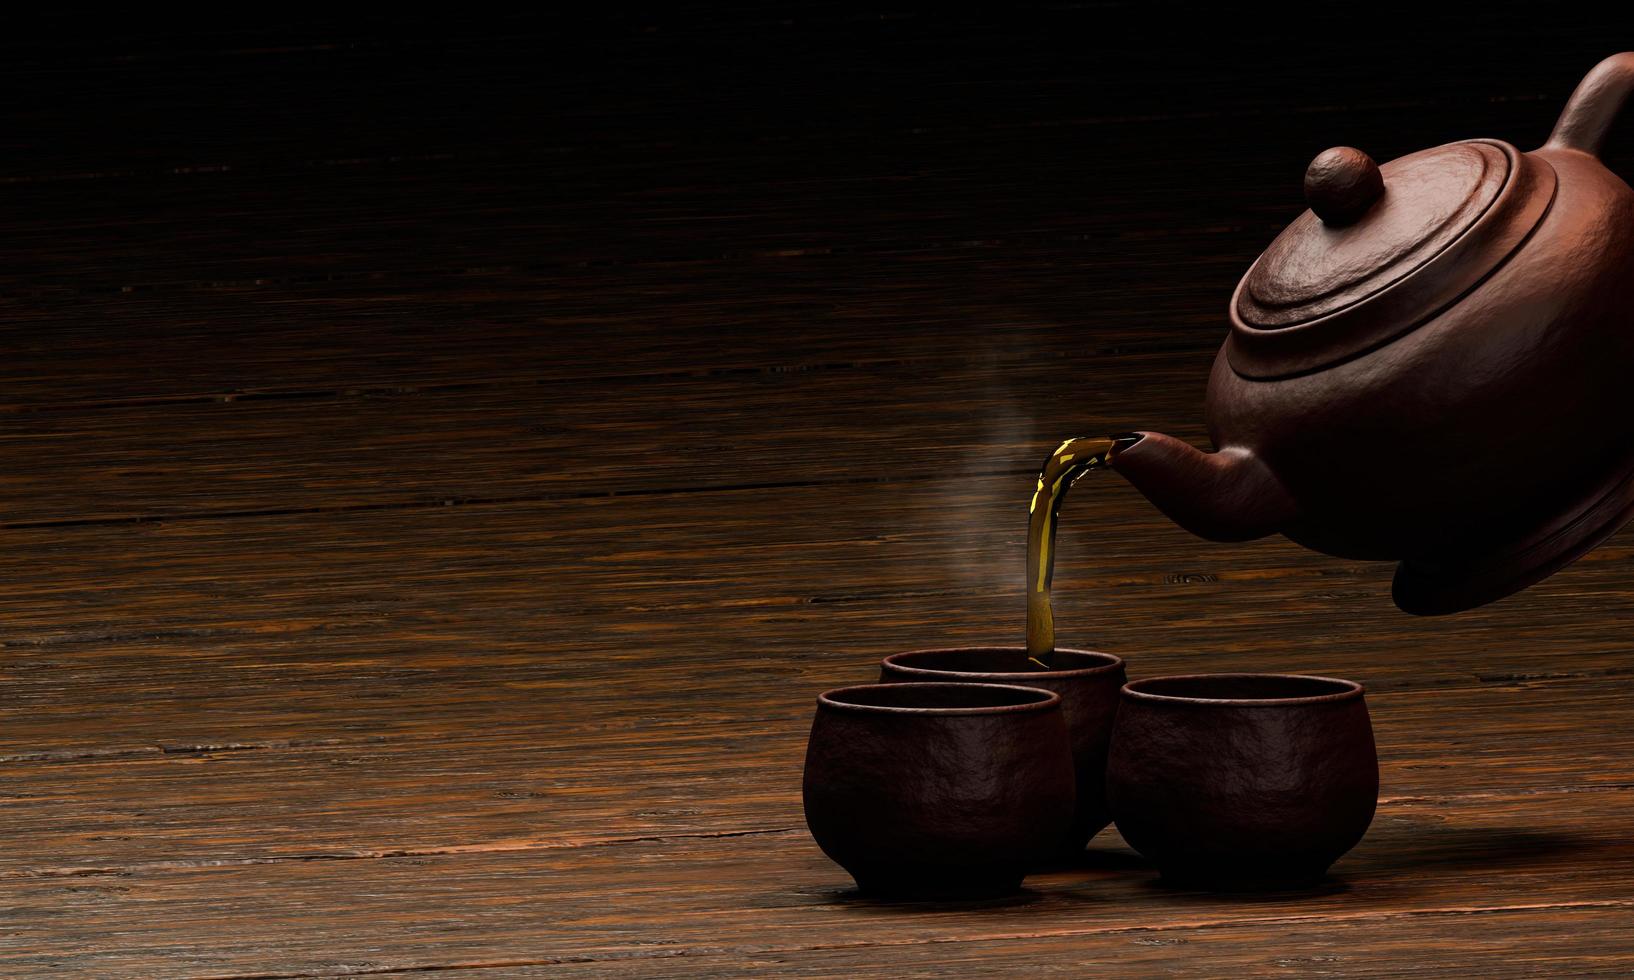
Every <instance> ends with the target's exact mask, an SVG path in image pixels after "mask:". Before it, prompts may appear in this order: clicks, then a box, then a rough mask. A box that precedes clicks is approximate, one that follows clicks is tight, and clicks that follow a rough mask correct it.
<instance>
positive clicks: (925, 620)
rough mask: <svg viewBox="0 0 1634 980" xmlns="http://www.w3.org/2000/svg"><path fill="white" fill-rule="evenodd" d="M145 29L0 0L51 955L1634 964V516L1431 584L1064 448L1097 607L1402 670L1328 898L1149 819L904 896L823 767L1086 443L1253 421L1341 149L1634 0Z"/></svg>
mask: <svg viewBox="0 0 1634 980" xmlns="http://www.w3.org/2000/svg"><path fill="white" fill-rule="evenodd" d="M103 17H104V18H105V19H100V20H98V22H97V30H96V31H94V32H89V31H87V30H86V28H85V24H84V19H83V18H82V17H79V16H77V15H75V14H72V13H67V12H64V13H47V14H45V15H43V16H42V18H41V20H40V22H39V25H38V27H37V28H34V29H31V30H27V31H22V30H19V31H16V32H10V33H8V36H7V37H5V38H0V54H4V55H5V57H3V58H0V79H4V80H5V81H6V83H7V85H8V89H9V90H10V91H12V92H13V93H15V94H16V96H17V97H16V98H15V99H14V100H13V103H14V104H13V107H12V108H13V110H14V111H12V112H10V114H9V115H8V125H7V126H6V127H3V128H0V213H3V217H0V228H3V229H4V232H5V240H6V243H7V248H6V259H5V261H4V262H3V263H0V450H3V451H4V459H5V461H6V465H4V466H0V542H3V543H4V545H5V546H4V547H0V825H3V826H4V827H5V830H6V836H5V838H4V840H5V845H6V846H5V847H3V848H0V975H3V976H6V977H34V976H42V977H44V976H50V977H61V976H87V977H175V978H183V977H186V978H195V980H197V978H204V977H218V978H232V980H250V978H297V977H302V978H310V977H341V976H355V975H360V974H362V975H387V976H390V975H418V976H450V977H454V976H462V977H463V976H470V977H481V978H484V980H487V978H499V977H546V976H549V977H557V976H560V977H581V976H582V977H622V976H659V977H677V976H685V977H708V976H721V977H742V976H755V977H761V976H810V977H822V976H846V977H856V976H904V977H915V976H942V975H949V974H960V975H965V974H968V975H973V976H1013V975H1018V974H1020V975H1040V976H1083V975H1133V976H1147V975H1153V976H1221V975H1293V976H1308V975H1338V976H1407V975H1419V974H1420V973H1423V972H1425V971H1433V972H1439V973H1441V974H1444V975H1470V974H1481V975H1488V976H1493V977H1500V976H1538V975H1626V974H1627V973H1628V972H1630V970H1631V969H1634V939H1631V938H1630V932H1629V930H1628V928H1627V926H1628V924H1629V923H1630V922H1634V884H1631V883H1634V847H1631V845H1630V844H1629V841H1628V834H1627V828H1628V826H1629V825H1630V822H1631V820H1634V779H1631V778H1630V776H1629V767H1628V759H1629V758H1630V756H1631V754H1634V733H1631V732H1630V729H1629V727H1628V725H1627V724H1626V721H1627V714H1628V710H1629V706H1630V704H1634V649H1631V646H1634V645H1631V643H1630V640H1629V637H1628V635H1627V631H1626V630H1624V629H1622V628H1621V624H1622V623H1623V622H1625V621H1627V620H1628V619H1630V618H1631V617H1634V537H1630V536H1629V535H1627V534H1624V535H1620V536H1618V537H1617V538H1615V539H1613V540H1612V541H1611V542H1609V543H1608V544H1606V545H1605V546H1603V547H1602V548H1600V549H1599V550H1597V551H1596V552H1594V553H1593V554H1591V555H1590V556H1589V557H1588V558H1586V559H1585V560H1583V561H1581V562H1579V563H1578V564H1577V565H1575V566H1573V567H1572V568H1570V569H1568V570H1567V571H1565V572H1563V573H1561V574H1560V575H1557V576H1556V577H1554V578H1552V579H1550V580H1549V581H1547V582H1545V583H1542V584H1541V585H1539V586H1537V587H1535V588H1533V589H1531V590H1528V591H1527V592H1525V593H1523V594H1521V595H1518V596H1515V597H1513V598H1511V599H1509V600H1506V601H1504V602H1502V603H1499V604H1497V605H1495V606H1492V607H1489V608H1486V609H1482V610H1479V611H1476V612H1473V613H1470V614H1467V615H1463V616H1459V617H1454V618H1449V619H1439V620H1422V619H1410V618H1407V617H1404V616H1402V615H1401V614H1399V613H1397V612H1396V611H1395V610H1394V609H1393V607H1392V606H1391V605H1390V602H1389V598H1388V593H1389V574H1390V569H1389V568H1387V567H1383V566H1377V565H1368V564H1361V563H1355V562H1345V561H1339V560H1335V559H1329V558H1324V557H1321V556H1317V555H1313V554H1310V553H1307V552H1304V551H1302V550H1300V549H1298V548H1297V547H1295V546H1294V545H1292V544H1290V543H1288V542H1286V541H1282V540H1280V539H1274V540H1267V541H1260V542H1251V543H1247V544H1241V545H1229V546H1227V545H1211V544H1205V543H1202V542H1199V541H1196V540H1194V539H1192V538H1190V537H1188V536H1187V535H1186V534H1184V533H1183V532H1181V531H1179V530H1177V529H1175V528H1174V527H1172V526H1170V525H1168V524H1167V523H1166V522H1165V521H1164V520H1163V519H1162V518H1161V517H1159V516H1158V515H1156V514H1155V513H1154V512H1153V511H1152V510H1151V508H1150V507H1149V506H1148V505H1146V504H1145V503H1144V502H1143V501H1142V499H1141V498H1140V497H1139V495H1138V494H1136V493H1135V492H1134V491H1133V490H1132V489H1130V488H1129V487H1128V486H1126V485H1124V484H1122V483H1121V482H1119V481H1118V480H1117V479H1116V478H1115V477H1108V478H1106V479H1099V480H1097V479H1094V478H1093V477H1092V478H1091V479H1089V480H1087V481H1085V482H1084V483H1083V484H1081V485H1080V486H1079V488H1078V489H1077V490H1076V491H1075V492H1074V495H1073V497H1072V499H1071V500H1070V501H1069V503H1068V505H1067V508H1066V510H1065V512H1064V514H1063V521H1062V525H1061V531H1060V539H1059V560H1058V566H1057V573H1056V580H1055V593H1056V611H1057V617H1058V625H1059V631H1060V636H1061V639H1062V642H1063V643H1068V644H1071V645H1079V646H1090V647H1095V648H1100V649H1106V650H1110V651H1112V652H1116V653H1119V654H1121V655H1123V656H1125V657H1126V658H1127V659H1128V661H1129V666H1130V672H1131V674H1132V675H1133V676H1136V677H1140V676H1150V675H1153V674H1159V673H1173V672H1180V671H1187V670H1197V669H1213V668H1229V669H1247V670H1283V671H1310V672H1322V673H1331V674H1337V675H1340V676H1347V677H1353V678H1355V679H1357V680H1360V681H1362V682H1364V683H1365V684H1367V685H1368V687H1369V691H1370V694H1369V700H1370V704H1371V707H1372V711H1373V715H1374V722H1375V727H1376V729H1377V734H1378V739H1379V746H1380V754H1381V765H1382V774H1383V790H1382V794H1383V795H1382V802H1381V807H1380V811H1379V816H1378V819H1377V821H1376V823H1375V825H1374V828H1373V830H1372V831H1371V832H1370V833H1369V835H1368V837H1367V838H1366V839H1365V840H1364V841H1363V843H1362V845H1361V846H1359V847H1358V848H1357V849H1356V850H1355V851H1354V852H1353V853H1352V854H1351V855H1350V856H1348V857H1347V858H1345V859H1344V860H1343V861H1342V862H1341V863H1340V864H1339V865H1338V866H1336V868H1335V871H1334V875H1333V877H1332V878H1331V879H1330V880H1329V881H1328V882H1327V883H1326V884H1324V885H1323V886H1322V887H1321V888H1319V889H1316V890H1314V891H1312V892H1309V893H1302V894H1281V895H1272V896H1263V897H1258V898H1245V897H1226V896H1211V895H1205V894H1200V893H1193V892H1177V891H1170V890H1165V889H1162V888H1159V887H1157V886H1156V885H1155V884H1154V883H1153V882H1152V881H1151V878H1152V874H1151V871H1150V869H1148V868H1146V867H1145V866H1144V865H1143V863H1142V862H1141V861H1140V859H1139V858H1138V857H1137V856H1136V855H1135V854H1133V852H1131V851H1129V850H1128V849H1127V848H1126V847H1124V846H1123V844H1122V843H1121V841H1120V840H1119V839H1118V838H1117V837H1116V835H1115V834H1113V833H1110V832H1109V833H1108V835H1107V836H1106V837H1103V838H1101V839H1099V840H1097V842H1096V844H1095V847H1094V848H1093V849H1092V850H1091V851H1090V852H1089V854H1088V855H1087V856H1086V859H1085V861H1084V864H1083V865H1082V866H1081V867H1078V868H1073V869H1069V870H1064V871H1059V872H1052V873H1049V874H1044V875H1038V876H1035V877H1034V878H1032V879H1029V882H1028V889H1027V891H1026V892H1025V893H1024V894H1022V895H1020V896H1018V897H1016V898H1013V899H1009V900H1004V901H996V902H978V903H955V904H946V905H923V904H911V903H910V904H890V903H878V902H873V901H870V900H866V899H863V898H860V897H858V896H857V895H855V894H854V893H853V892H852V891H851V890H850V882H849V880H848V879H847V878H846V877H845V875H844V873H843V872H842V871H841V870H840V869H839V868H838V867H836V866H834V865H832V864H831V863H829V862H828V861H826V860H825V859H824V858H823V857H822V855H821V854H820V852H818V850H817V849H816V847H815V845H814V844H813V843H812V842H811V840H810V838H809V836H808V835H807V833H806V831H805V828H804V824H803V819H802V815H801V811H800V804H799V793H798V781H799V773H800V762H801V755H802V752H803V748H804V742H805V734H806V730H807V727H808V725H809V723H810V717H811V711H812V702H813V698H814V695H815V694H816V693H817V692H818V691H820V690H823V689H826V688H828V687H833V686H838V685H841V684H846V683H855V682H859V681H865V680H869V679H871V678H872V677H873V676H874V674H875V671H876V667H875V664H876V663H877V659H878V658H879V657H880V656H882V655H884V654H886V653H890V652H893V651H896V650H901V649H905V648H910V647H919V646H929V645H949V644H957V643H992V642H1003V643H1020V642H1021V640H1022V635H1021V634H1022V626H1023V619H1022V613H1023V608H1024V595H1023V574H1024V569H1023V557H1024V535H1025V531H1026V521H1025V505H1026V501H1027V499H1028V495H1029V494H1030V493H1031V491H1032V488H1033V474H1034V472H1035V470H1036V467H1037V466H1038V464H1039V463H1040V462H1041V461H1042V460H1043V458H1044V455H1045V454H1046V453H1047V452H1048V451H1049V450H1050V449H1051V448H1053V447H1054V446H1055V445H1056V444H1058V443H1059V441H1060V440H1061V439H1062V438H1063V437H1066V436H1071V435H1099V434H1103V433H1106V432H1112V431H1118V430H1122V429H1127V428H1131V427H1151V428H1159V429H1163V430H1165V431H1172V432H1175V433H1176V434H1178V435H1181V436H1184V437H1187V438H1190V439H1192V440H1194V441H1196V442H1203V441H1204V440H1205V433H1204V430H1203V427H1202V421H1201V418H1200V411H1201V403H1202V394H1203V384H1204V380H1205V376H1206V372H1207V369H1208V365H1209V363H1210V360H1211V358H1212V356H1213V352H1214V350H1215V349H1216V347H1217V345H1218V343H1219V342H1220V340H1221V339H1222V337H1223V334H1224V327H1225V324H1224V311H1225V308H1226V301H1227V298H1228V296H1229V293H1230V290H1231V288H1232V286H1233V285H1234V284H1235V282H1236V279H1237V277H1238V276H1239V275H1240V274H1241V272H1242V270H1243V269H1244V268H1245V267H1246V266H1247V264H1248V263H1249V262H1250V261H1252V259H1253V258H1254V256H1255V255H1256V254H1257V253H1258V252H1259V250H1260V249H1261V248H1262V247H1263V246H1264V245H1265V243H1266V242H1268V241H1269V240H1270V239H1271V237H1273V236H1274V235H1275V233H1276V231H1277V230H1278V229H1280V228H1281V227H1282V225H1283V224H1284V223H1286V221H1287V220H1289V219H1290V218H1292V217H1293V216H1294V215H1296V214H1297V213H1298V211H1299V209H1300V206H1301V205H1300V202H1299V197H1298V194H1299V188H1298V184H1299V175H1300V174H1301V173H1302V172H1303V170H1304V167H1305V164H1306V162H1307V161H1308V160H1309V158H1310V157H1311V156H1312V155H1313V154H1314V153H1315V152H1316V151H1318V150H1320V149H1322V148H1324V147H1326V146H1329V145H1335V144H1352V145H1357V146H1360V147H1362V148H1363V149H1365V150H1367V151H1368V152H1369V153H1371V154H1372V155H1373V156H1374V157H1376V158H1377V159H1379V160H1386V159H1389V158H1391V157H1394V156H1397V155H1399V154H1401V153H1404V152H1409V151H1412V150H1416V149H1419V148H1422V147H1424V146H1428V145H1432V144H1435V143H1439V142H1444V141H1447V140H1450V139H1457V138H1465V137H1473V136H1494V137H1499V138H1506V139H1510V140H1512V141H1513V142H1515V143H1517V144H1518V145H1521V146H1522V147H1523V148H1527V147H1530V146H1532V145H1534V144H1535V143H1537V142H1539V141H1541V140H1542V139H1543V137H1544V136H1545V135H1546V133H1547V132H1548V128H1549V125H1550V124H1551V123H1552V121H1553V116H1554V113H1555V112H1556V111H1557V110H1558V107H1559V105H1560V103H1561V101H1562V100H1563V99H1564V97H1565V95H1566V94H1567V93H1568V92H1569V91H1570V90H1571V88H1572V86H1573V85H1574V84H1575V83H1576V81H1577V80H1578V78H1579V77H1580V75H1581V73H1582V72H1583V71H1584V70H1586V69H1587V68H1588V67H1589V66H1590V65H1592V64H1593V63H1594V62H1595V61H1596V60H1598V59H1599V58H1600V57H1601V56H1603V55H1604V54H1606V53H1607V52H1608V47H1607V46H1608V45H1615V44H1616V42H1615V41H1613V40H1611V39H1609V36H1610V34H1612V33H1614V32H1613V31H1612V30H1611V29H1610V28H1608V27H1607V26H1606V25H1604V24H1592V23H1587V22H1586V21H1585V20H1584V19H1582V18H1579V19H1572V18H1562V19H1560V20H1559V22H1558V23H1556V22H1553V21H1551V22H1547V23H1539V22H1537V20H1536V19H1535V18H1526V19H1524V20H1523V19H1520V18H1518V17H1517V18H1514V19H1508V18H1506V17H1505V16H1501V15H1498V14H1496V13H1495V14H1493V15H1492V16H1487V17H1483V18H1480V19H1479V21H1478V22H1471V21H1470V19H1469V18H1468V17H1467V16H1464V15H1460V14H1457V13H1455V12H1440V11H1423V12H1421V22H1420V23H1418V24H1417V26H1416V28H1415V30H1413V31H1410V32H1401V31H1394V30H1393V31H1390V32H1384V31H1382V30H1376V29H1375V28H1372V27H1369V25H1366V24H1357V23H1354V22H1352V21H1350V20H1345V21H1344V22H1343V23H1340V22H1338V21H1332V22H1330V21H1327V20H1324V19H1323V18H1324V17H1326V15H1317V14H1313V15H1312V17H1313V19H1312V20H1311V21H1310V22H1309V23H1307V24H1304V25H1302V26H1294V27H1286V26H1285V27H1276V26H1275V25H1270V24H1260V25H1258V26H1257V28H1256V30H1254V31H1252V32H1243V31H1241V30H1240V29H1237V30H1232V29H1231V28H1233V27H1237V28H1240V25H1234V24H1233V23H1231V22H1229V21H1228V20H1226V19H1225V15H1211V14H1207V13H1204V12H1198V11H1194V12H1191V13H1189V14H1188V15H1187V16H1185V17H1181V16H1177V15H1175V14H1174V13H1173V12H1172V11H1165V10H1162V9H1156V8H1149V7H1148V6H1147V5H1136V4H1123V3H1111V4H1089V5H1071V4H1067V5H1060V4H1056V5H1048V6H1032V5H1026V4H1023V5H1017V6H1014V9H1013V10H1011V11H1009V12H1008V13H1004V14H999V13H993V12H988V13H982V14H965V13H958V12H941V13H935V14H931V13H926V12H919V11H911V10H895V9H890V10H887V9H882V8H872V7H866V8H865V7H853V8H843V7H837V6H832V5H827V6H815V7H802V6H798V5H783V6H782V7H781V8H780V9H779V10H778V11H771V10H769V9H768V8H765V7H763V6H762V5H751V4H742V5H734V4H702V3H684V4H678V5H669V6H667V7H666V8H665V9H664V10H663V11H647V10H640V9H636V8H633V7H627V6H622V5H605V9H601V8H598V9H597V10H591V11H580V12H578V13H573V14H564V13H555V12H552V13H550V14H549V15H544V14H534V15H528V16H518V17H514V18H513V17H496V18H494V19H490V20H488V21H484V22H477V21H474V20H473V21H468V22H454V23H451V22H450V19H449V18H447V17H443V16H437V17H433V18H427V19H418V18H414V17H411V16H407V15H397V16H394V17H391V18H379V17H352V16H343V15H329V16H320V17H313V18H310V19H307V20H305V21H301V22H293V23H288V24H269V23H265V22H257V23H246V24H233V23H230V22H227V21H221V20H219V19H212V20H208V21H204V20H201V21H189V22H185V23H183V22H179V21H178V22H174V23H164V22H162V21H154V20H153V19H152V15H151V14H150V13H147V12H144V13H142V14H140V15H136V14H132V15H113V16H111V17H109V16H107V15H103ZM1339 27H1342V28H1343V30H1342V31H1338V30H1337V28H1339ZM1228 37H1229V38H1231V40H1230V43H1222V39H1223V38H1228ZM1339 38H1343V39H1344V41H1343V43H1340V40H1336V39H1339ZM1622 46H1623V47H1627V46H1628V45H1627V44H1626V43H1625V44H1623V45H1622ZM1623 129H1624V130H1625V131H1624V132H1622V133H1620V134H1619V135H1618V136H1617V137H1616V138H1615V140H1614V142H1613V143H1612V144H1611V145H1610V146H1609V147H1608V151H1607V152H1608V159H1609V160H1610V161H1611V162H1612V163H1613V165H1614V166H1615V167H1617V168H1618V169H1619V170H1620V171H1621V172H1623V173H1625V174H1627V173H1634V166H1631V164H1634V153H1631V152H1630V149H1631V147H1634V139H1631V132H1634V131H1629V127H1623Z"/></svg>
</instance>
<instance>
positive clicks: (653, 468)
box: [0, 352, 1212, 527]
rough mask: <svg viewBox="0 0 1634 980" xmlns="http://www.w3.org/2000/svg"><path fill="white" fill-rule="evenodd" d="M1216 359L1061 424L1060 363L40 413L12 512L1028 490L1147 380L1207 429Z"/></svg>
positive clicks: (1100, 387)
mask: <svg viewBox="0 0 1634 980" xmlns="http://www.w3.org/2000/svg"><path fill="white" fill-rule="evenodd" d="M1211 358H1212V354H1211V353H1208V352H1196V353H1191V354H1184V355H1151V356H1149V357H1146V358H1141V357H1134V356H1126V357H1123V358H1122V359H1121V363H1122V364H1123V368H1122V370H1121V371H1120V372H1119V376H1118V378H1117V379H1116V380H1115V381H1111V382H1110V383H1103V384H1097V385H1095V386H1093V387H1091V388H1087V389H1085V388H1080V387H1078V386H1076V385H1074V386H1072V395H1071V396H1069V397H1073V401H1074V403H1073V405H1072V408H1071V409H1070V410H1068V411H1065V412H1060V413H1059V415H1057V410H1056V409H1055V408H1054V406H1055V405H1056V404H1057V402H1056V401H1055V400H1054V399H1053V398H1049V397H1041V395H1042V394H1043V393H1045V392H1048V391H1050V390H1051V389H1056V388H1060V387H1062V382H1061V380H1060V379H1061V378H1062V377H1063V376H1071V375H1072V374H1073V373H1074V372H1073V371H1072V370H1071V365H1070V363H1068V364H1063V363H1061V362H1053V361H1046V362H1042V363H1029V364H1025V365H1014V364H1012V365H1008V366H1005V367H1002V368H991V367H962V366H951V367H942V366H938V365H924V366H917V365H903V366H895V367H892V366H881V367H877V368H872V369H856V370H830V371H814V372H800V373H792V374H772V375H762V374H751V375H746V376H716V377H704V378H659V379H653V380H650V381H646V382H641V383H630V384H626V385H615V386H609V385H607V384H605V383H593V382H587V383H583V384H563V385H546V386H532V387H523V388H497V389H485V390H480V391H474V392H465V391H454V392H429V393H422V394H418V395H406V396H400V397H391V396H377V397H369V398H360V399H344V400H340V401H337V402H333V403H329V404H318V405H315V404H312V403H309V402H306V401H305V400H299V399H298V400H270V401H264V400H254V401H246V402H237V403H232V404H220V403H203V404H194V403H186V404H171V405H151V406H142V407H138V408H132V409H130V410H126V411H118V412H110V411H104V410H96V409H91V410H84V411H60V412H50V413H36V414H31V415H27V416H19V417H16V418H14V419H13V420H12V424H11V425H8V426H7V427H6V430H5V432H4V434H3V435H0V452H4V453H5V454H6V455H7V456H8V457H10V458H13V459H15V460H17V462H18V465H16V466H14V467H10V468H8V469H7V470H6V471H5V472H4V474H3V476H0V500H3V501H4V506H3V508H0V514H3V515H4V520H5V523H7V524H8V525H10V526H12V527H17V526H19V525H27V524H36V523H42V522H51V521H74V522H78V521H86V520H122V519H131V518H138V517H140V518H156V517H171V516H186V515H193V514H203V515H220V514H241V513H246V512H259V511H281V512H290V511H299V510H312V509H334V508H345V507H360V506H382V505H390V504H419V505H425V504H442V503H445V502H447V501H455V502H458V501H461V500H469V499H476V500H509V499H516V498H544V497H568V496H589V495H604V494H613V493H635V492H651V491H655V490H678V489H680V490H685V489H699V488H720V487H742V486H757V485H777V486H788V485H797V484H804V483H813V482H821V481H880V480H892V479H895V478H905V479H908V480H912V481H924V480H927V479H935V480H946V479H956V478H957V475H958V474H960V473H1011V472H1013V473H1022V472H1024V471H1027V470H1036V468H1037V466H1038V465H1039V462H1040V461H1041V460H1042V459H1043V457H1044V456H1045V455H1046V454H1047V453H1048V452H1049V450H1050V449H1051V448H1053V446H1054V445H1055V444H1057V443H1058V442H1059V441H1060V439H1061V438H1063V437H1064V436H1065V435H1068V434H1072V433H1073V432H1075V431H1077V429H1078V427H1080V426H1088V427H1089V428H1090V430H1091V431H1094V430H1097V429H1109V430H1111V429H1127V428H1129V427H1130V426H1131V424H1132V418H1133V417H1134V413H1133V412H1132V411H1131V409H1130V407H1129V406H1130V404H1132V403H1133V401H1134V397H1133V393H1134V392H1137V391H1139V390H1141V389H1142V388H1143V387H1145V386H1148V385H1149V384H1150V382H1151V379H1152V378H1153V377H1165V378H1167V377H1173V376H1176V375H1184V374H1187V373H1190V374H1192V375H1194V376H1195V377H1196V378H1197V385H1196V387H1195V388H1193V389H1192V390H1190V391H1187V390H1185V389H1183V388H1178V387H1177V388H1176V389H1173V390H1174V394H1172V395H1170V396H1169V397H1167V398H1163V399H1155V398H1146V399H1143V401H1144V402H1145V404H1143V405H1142V406H1141V408H1140V410H1139V411H1140V412H1141V413H1143V414H1142V415H1141V416H1140V417H1141V418H1153V419H1159V420H1163V421H1167V420H1169V419H1174V420H1176V421H1179V422H1180V423H1181V425H1182V431H1186V430H1194V429H1196V428H1197V427H1198V425H1199V423H1198V422H1197V421H1196V417H1197V416H1198V415H1200V408H1199V407H1198V403H1199V402H1200V400H1201V397H1202V386H1203V384H1204V380H1205V379H1206V377H1207V370H1208V364H1209V362H1210V360H1211ZM955 393H957V394H955ZM1064 394H1065V393H1064ZM1041 404H1042V405H1048V406H1050V413H1049V415H1048V416H1047V417H1040V415H1041V412H1040V409H1039V408H1038V407H1035V406H1039V405H1041ZM795 445H798V446H799V449H798V450H797V451H796V450H794V449H793V446H795ZM632 461H639V462H638V463H636V464H635V465H632Z"/></svg>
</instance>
